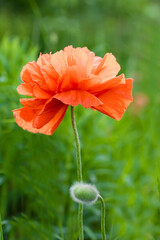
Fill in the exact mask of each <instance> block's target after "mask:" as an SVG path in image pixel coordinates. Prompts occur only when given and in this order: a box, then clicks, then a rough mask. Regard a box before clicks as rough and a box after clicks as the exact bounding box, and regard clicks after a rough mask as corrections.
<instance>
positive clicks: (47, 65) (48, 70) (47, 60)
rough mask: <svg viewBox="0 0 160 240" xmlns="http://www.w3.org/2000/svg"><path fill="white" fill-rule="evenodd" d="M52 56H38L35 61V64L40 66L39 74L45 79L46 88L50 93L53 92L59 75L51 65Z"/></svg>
mask: <svg viewBox="0 0 160 240" xmlns="http://www.w3.org/2000/svg"><path fill="white" fill-rule="evenodd" d="M52 55H53V54H40V56H39V58H38V60H37V64H38V65H39V66H40V69H41V73H42V75H43V77H44V79H45V82H46V84H47V86H48V88H49V89H50V90H51V91H55V90H56V83H57V79H58V77H59V75H58V74H57V72H56V71H55V69H54V68H53V66H52V64H51V58H52Z"/></svg>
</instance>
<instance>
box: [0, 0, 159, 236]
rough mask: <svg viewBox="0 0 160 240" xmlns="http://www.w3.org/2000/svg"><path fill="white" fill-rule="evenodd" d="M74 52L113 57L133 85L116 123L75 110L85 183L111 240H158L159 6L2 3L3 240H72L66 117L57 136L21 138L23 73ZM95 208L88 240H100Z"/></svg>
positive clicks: (99, 0) (89, 0) (144, 1)
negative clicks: (16, 113)
mask: <svg viewBox="0 0 160 240" xmlns="http://www.w3.org/2000/svg"><path fill="white" fill-rule="evenodd" d="M70 44H72V45H73V46H74V47H77V46H80V47H83V46H87V47H88V48H89V49H90V50H91V51H94V52H95V53H96V54H97V55H98V56H101V57H102V56H103V55H104V54H105V53H106V52H112V53H113V54H114V55H115V56H116V58H117V61H118V62H119V63H120V65H121V72H124V73H125V75H126V77H132V78H134V102H133V103H132V104H131V106H130V107H129V108H128V110H127V112H126V113H125V115H124V117H123V119H122V120H121V121H120V122H116V121H115V120H113V119H111V118H109V117H107V116H105V115H103V114H101V113H99V112H94V111H92V110H85V109H83V108H82V107H81V106H78V107H77V108H76V119H77V125H78V129H79V134H80V139H81V146H82V161H83V175H84V179H85V181H87V182H90V183H93V184H95V185H96V186H97V188H98V189H99V191H100V192H101V195H102V196H103V197H104V198H105V201H106V231H107V240H132V239H134V240H160V145H159V144H160V2H159V0H157V1H156V0H152V1H149V0H132V1H131V0H114V1H113V0H80V1H78V0H52V1H51V0H45V1H42V0H39V1H38V0H26V1H24V0H1V2H0V213H1V217H2V227H3V231H4V240H7V239H8V240H77V204H76V203H74V202H73V201H72V200H71V199H70V196H69V187H70V186H71V185H72V183H74V182H75V181H76V155H75V144H74V136H73V132H72V128H71V119H70V111H69V110H68V111H67V114H66V116H65V118H64V120H63V122H62V123H61V125H60V126H59V128H58V129H57V130H56V132H55V133H54V134H53V136H43V135H39V134H32V133H29V132H27V131H24V130H22V129H21V128H19V127H18V126H17V125H16V123H15V121H14V118H13V115H12V110H13V109H15V108H18V107H20V104H19V95H18V93H17V92H16V88H17V86H18V84H19V83H20V81H21V80H20V71H21V69H22V66H23V65H24V64H26V63H27V62H28V61H33V60H36V59H37V57H38V55H39V52H42V53H47V52H50V51H52V52H55V51H57V50H60V49H63V48H64V47H65V46H67V45H70ZM100 213H101V212H100V204H99V203H98V202H97V203H96V204H95V205H94V206H90V207H85V213H84V231H85V240H100V239H101V232H100Z"/></svg>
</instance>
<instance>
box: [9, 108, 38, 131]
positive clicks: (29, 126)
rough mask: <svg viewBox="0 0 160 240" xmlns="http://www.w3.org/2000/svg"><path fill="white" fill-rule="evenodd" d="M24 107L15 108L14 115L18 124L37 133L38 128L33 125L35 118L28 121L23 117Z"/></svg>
mask: <svg viewBox="0 0 160 240" xmlns="http://www.w3.org/2000/svg"><path fill="white" fill-rule="evenodd" d="M22 109H23V108H20V109H16V110H13V115H14V117H15V121H16V123H17V124H18V126H20V127H21V128H23V129H24V130H28V131H29V132H33V133H37V132H38V129H36V128H33V127H32V121H33V120H30V121H29V122H28V121H26V120H24V119H23V118H22V116H21V112H22V111H23V110H22Z"/></svg>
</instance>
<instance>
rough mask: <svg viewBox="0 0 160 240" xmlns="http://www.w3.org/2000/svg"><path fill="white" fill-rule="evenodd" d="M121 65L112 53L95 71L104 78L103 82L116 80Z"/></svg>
mask: <svg viewBox="0 0 160 240" xmlns="http://www.w3.org/2000/svg"><path fill="white" fill-rule="evenodd" d="M120 69H121V68H120V65H119V64H118V63H117V61H116V58H115V57H114V56H113V55H112V53H107V54H106V55H105V56H104V58H102V60H101V62H100V64H99V65H98V67H97V68H96V69H95V71H94V74H95V75H98V76H99V77H102V82H104V81H106V80H108V79H111V78H114V77H115V76H116V75H117V74H118V72H119V71H120Z"/></svg>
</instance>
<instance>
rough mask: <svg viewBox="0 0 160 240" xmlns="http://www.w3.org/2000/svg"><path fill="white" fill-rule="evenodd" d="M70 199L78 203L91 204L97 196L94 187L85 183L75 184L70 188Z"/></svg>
mask: <svg viewBox="0 0 160 240" xmlns="http://www.w3.org/2000/svg"><path fill="white" fill-rule="evenodd" d="M70 194H71V197H72V199H73V200H74V201H75V202H78V203H84V204H93V203H95V202H96V201H97V198H98V196H99V193H98V190H97V189H96V187H95V186H93V185H90V184H87V183H75V184H74V185H73V186H72V187H71V188H70Z"/></svg>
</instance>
